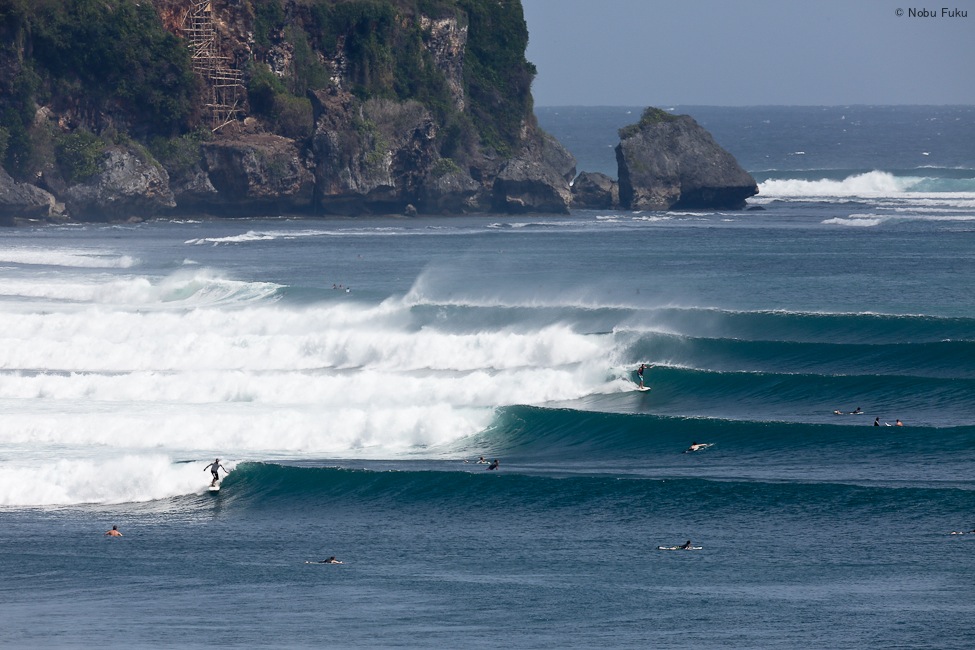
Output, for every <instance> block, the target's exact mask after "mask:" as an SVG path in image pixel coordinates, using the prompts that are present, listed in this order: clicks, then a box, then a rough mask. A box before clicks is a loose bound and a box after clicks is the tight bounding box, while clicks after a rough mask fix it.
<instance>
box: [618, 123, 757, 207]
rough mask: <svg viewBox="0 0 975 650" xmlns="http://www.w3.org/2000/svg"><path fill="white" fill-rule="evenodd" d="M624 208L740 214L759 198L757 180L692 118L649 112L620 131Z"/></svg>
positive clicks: (620, 195) (620, 186)
mask: <svg viewBox="0 0 975 650" xmlns="http://www.w3.org/2000/svg"><path fill="white" fill-rule="evenodd" d="M616 161H617V164H618V166H619V200H620V205H621V206H623V207H624V208H627V209H631V210H670V209H678V210H683V209H698V208H708V209H727V210H738V209H741V208H743V207H744V206H745V199H747V198H748V197H750V196H754V195H756V194H758V186H757V184H756V183H755V179H754V178H752V177H751V175H750V174H749V173H748V172H746V171H745V170H744V169H742V168H741V166H740V165H739V164H738V161H736V160H735V158H734V156H732V155H731V154H730V153H728V152H727V151H725V150H724V149H722V148H721V147H720V146H719V145H718V144H717V143H716V142H715V141H714V138H712V137H711V134H710V133H708V132H707V131H706V130H705V129H704V128H702V127H701V126H700V125H699V124H698V123H697V122H695V121H694V119H693V118H691V117H690V116H688V115H671V114H670V113H667V112H665V111H662V110H660V109H656V108H648V109H647V110H646V111H645V112H644V114H643V118H642V119H641V121H640V123H639V124H636V125H633V126H631V127H626V128H624V129H621V130H620V144H619V145H618V146H617V147H616Z"/></svg>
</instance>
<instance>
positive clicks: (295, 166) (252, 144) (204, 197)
mask: <svg viewBox="0 0 975 650" xmlns="http://www.w3.org/2000/svg"><path fill="white" fill-rule="evenodd" d="M202 149H203V165H202V170H201V171H202V172H203V173H204V174H205V176H204V175H202V174H196V175H194V176H193V177H192V183H189V184H187V185H186V186H184V187H182V188H181V193H180V195H179V199H180V209H181V210H187V209H191V208H199V209H204V210H207V211H210V212H215V213H218V214H229V215H251V214H290V213H301V212H307V211H308V210H309V209H310V208H311V205H312V196H313V193H314V188H315V178H314V176H313V174H312V172H311V170H310V169H309V164H308V162H307V161H306V158H305V156H304V155H303V154H302V151H301V148H300V147H299V146H298V144H297V143H296V142H295V141H294V140H292V139H290V138H285V137H282V136H279V135H272V134H269V133H263V134H248V135H237V136H235V137H221V138H218V139H217V140H215V141H213V142H208V143H206V144H205V145H203V147H202ZM210 188H212V189H213V191H212V192H211V191H210Z"/></svg>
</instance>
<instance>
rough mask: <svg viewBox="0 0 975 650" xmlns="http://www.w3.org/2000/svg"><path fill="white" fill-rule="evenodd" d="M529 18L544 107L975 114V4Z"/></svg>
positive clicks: (622, 5) (741, 5)
mask: <svg viewBox="0 0 975 650" xmlns="http://www.w3.org/2000/svg"><path fill="white" fill-rule="evenodd" d="M942 5H944V8H945V10H946V11H951V10H960V12H967V14H968V16H967V17H962V16H960V15H958V16H955V17H950V16H947V15H944V16H943V15H941V13H942ZM522 6H523V7H524V12H525V21H526V22H527V23H528V37H529V42H528V52H527V54H526V56H527V57H528V60H529V61H531V62H532V63H534V64H535V66H536V68H537V69H538V74H537V76H536V77H535V82H534V84H533V85H532V95H533V97H534V99H535V105H536V106H649V105H664V104H667V105H673V104H683V105H705V106H758V105H814V106H837V105H848V104H871V105H881V104H932V105H942V104H965V105H973V104H975V0H940V2H939V1H938V0H805V1H803V0H778V1H775V0H522ZM912 9H913V10H915V11H917V12H920V11H921V10H922V9H923V10H927V11H928V12H932V11H933V12H934V13H935V14H936V15H934V16H933V17H924V16H914V17H912V16H911V15H910V10H912Z"/></svg>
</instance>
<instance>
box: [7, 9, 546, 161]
mask: <svg viewBox="0 0 975 650" xmlns="http://www.w3.org/2000/svg"><path fill="white" fill-rule="evenodd" d="M192 4H193V3H192V2H190V0H186V1H185V2H183V1H182V0H72V1H71V2H63V1H61V0H0V162H2V164H3V166H4V167H5V168H6V169H8V171H10V172H11V173H13V174H14V175H15V176H18V177H20V178H22V179H25V178H29V177H32V176H34V175H35V174H36V173H37V172H38V171H40V170H42V169H50V168H51V165H50V163H51V162H52V161H51V160H50V157H51V156H55V157H57V162H58V165H57V167H58V168H59V169H61V170H62V171H63V172H65V179H66V180H71V179H77V178H78V176H77V175H76V172H77V173H78V174H82V175H83V174H84V171H85V170H87V169H88V167H89V163H90V162H91V161H90V156H88V155H87V154H86V155H84V156H81V158H78V157H77V156H75V158H73V159H72V160H70V161H68V160H67V158H70V157H71V156H72V155H74V154H71V153H70V152H72V151H75V146H74V145H79V144H81V143H82V142H84V143H85V146H84V147H82V152H88V153H90V152H91V151H94V150H95V147H94V144H93V143H92V142H91V137H93V136H97V137H98V138H101V139H102V140H103V142H109V141H112V140H117V139H118V137H120V136H121V137H129V138H132V139H134V140H135V141H138V142H142V143H152V145H153V146H152V147H151V149H152V150H153V151H159V152H164V151H169V152H173V151H176V150H180V151H182V149H185V148H186V147H183V146H182V145H180V146H166V145H165V144H163V143H164V142H165V141H167V140H173V141H177V140H178V141H180V142H189V141H195V138H190V139H189V140H187V139H186V138H185V137H184V136H187V134H192V133H194V132H195V131H196V130H197V129H198V128H199V127H200V126H201V125H202V124H203V118H204V116H205V113H206V108H205V99H204V97H205V93H204V92H202V91H203V87H202V82H201V80H200V79H199V78H198V77H197V76H196V75H195V74H194V73H193V72H192V68H191V62H190V53H189V48H188V46H187V45H188V44H187V43H186V41H184V40H182V39H181V38H179V37H178V36H176V35H175V33H178V32H179V29H178V27H174V26H173V25H169V28H170V30H172V33H171V31H167V30H166V29H165V28H164V26H163V18H162V16H163V15H166V16H169V17H170V18H172V17H173V16H179V15H182V14H180V12H179V10H180V9H183V10H186V9H188V8H189V7H190V6H191V5H192ZM213 7H214V11H217V12H219V11H226V12H229V13H228V15H227V16H223V17H222V20H224V22H225V23H228V24H229V23H231V22H233V21H234V20H239V21H242V22H241V23H239V24H234V25H232V26H231V27H230V28H229V29H230V31H229V32H227V31H225V32H221V34H220V35H219V36H220V38H223V39H226V38H228V36H227V34H228V33H230V32H232V33H236V34H247V33H251V34H253V38H252V40H251V41H249V42H246V41H240V42H234V43H231V44H230V45H229V46H227V47H225V48H224V53H225V54H228V53H230V52H231V51H232V52H233V54H234V56H233V57H232V58H233V60H234V61H235V62H236V64H237V65H241V62H243V61H246V62H247V63H246V64H243V65H246V68H244V69H243V72H244V80H245V84H246V86H247V93H246V101H247V103H246V104H245V105H244V106H243V109H244V111H245V113H246V114H247V115H252V116H255V117H258V118H259V119H260V120H261V122H262V123H263V125H264V127H265V128H266V129H268V130H271V131H273V132H276V133H279V134H281V135H284V136H287V137H291V138H295V139H298V140H302V139H304V138H307V137H308V136H310V135H311V131H312V128H313V124H312V109H311V103H310V102H309V101H308V98H307V93H308V91H313V90H320V89H323V88H326V87H327V86H328V85H329V84H331V83H333V81H332V79H333V78H339V79H341V83H342V85H343V86H344V87H345V88H347V89H348V90H350V91H351V92H352V93H353V94H354V95H356V96H357V97H358V98H359V99H361V100H366V99H374V98H376V99H392V100H396V101H407V100H412V101H416V102H419V103H420V104H422V105H423V106H425V107H426V108H427V109H428V110H430V112H431V113H432V114H433V115H434V117H435V119H436V121H437V123H438V126H439V128H438V134H439V135H438V146H439V149H440V153H441V155H442V156H444V157H450V158H453V159H455V160H464V159H465V157H467V156H469V155H471V154H473V153H474V152H476V151H478V150H480V149H481V148H483V147H487V148H488V149H493V150H494V151H497V152H498V153H500V154H501V155H506V154H508V153H510V152H511V151H514V150H515V149H517V147H518V145H519V143H520V137H521V133H522V125H523V124H524V123H525V121H530V120H531V119H532V103H531V94H530V86H531V82H532V79H533V77H534V74H535V69H534V66H532V65H531V63H529V62H528V61H527V60H526V59H525V47H526V46H527V43H528V31H527V27H526V25H525V20H524V15H523V13H522V8H521V3H520V2H519V1H517V0H503V1H499V0H241V1H240V2H237V3H230V4H229V5H228V3H223V2H215V3H214V5H213ZM160 12H162V13H160ZM421 17H423V19H424V20H421ZM426 19H432V20H434V21H436V20H444V19H447V20H449V21H453V22H452V24H453V25H454V26H455V35H456V34H460V35H461V36H466V43H465V42H461V50H462V55H461V59H460V62H458V67H457V69H456V70H453V71H448V70H444V69H442V67H441V66H442V61H440V60H438V58H437V54H436V49H437V47H438V43H436V42H435V41H436V39H438V38H443V33H442V32H439V33H438V32H437V31H436V30H437V29H438V28H437V27H436V26H431V23H430V21H429V20H426ZM171 22H172V21H171ZM465 30H466V33H465ZM461 62H462V67H460V63H461ZM451 75H452V76H451ZM457 93H462V95H463V97H462V100H460V101H458V97H457ZM39 107H46V108H47V110H48V111H49V115H50V116H51V117H52V119H51V120H47V121H45V120H37V119H36V115H37V111H38V108H39ZM55 123H56V124H57V126H54V124H55ZM78 131H80V132H84V133H86V134H87V135H84V136H79V138H81V139H78V138H75V139H74V140H71V139H67V140H66V139H65V137H64V136H65V135H67V134H71V133H74V132H78ZM65 143H73V144H72V145H71V146H68V145H66V144H65ZM75 153H78V152H77V151H75ZM176 158H179V159H180V160H182V159H183V158H185V155H184V154H180V155H179V156H176ZM68 170H73V171H68ZM68 176H70V177H71V179H69V178H67V177H68Z"/></svg>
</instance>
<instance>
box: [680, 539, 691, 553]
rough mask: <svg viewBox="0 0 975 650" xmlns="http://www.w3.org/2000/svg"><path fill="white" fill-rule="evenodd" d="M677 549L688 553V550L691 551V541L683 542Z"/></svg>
mask: <svg viewBox="0 0 975 650" xmlns="http://www.w3.org/2000/svg"><path fill="white" fill-rule="evenodd" d="M677 548H679V549H683V550H685V551H689V550H691V540H687V541H686V542H684V543H683V544H681V545H680V546H678V547H677Z"/></svg>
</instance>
